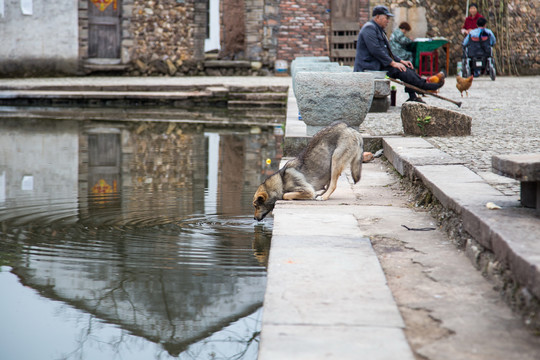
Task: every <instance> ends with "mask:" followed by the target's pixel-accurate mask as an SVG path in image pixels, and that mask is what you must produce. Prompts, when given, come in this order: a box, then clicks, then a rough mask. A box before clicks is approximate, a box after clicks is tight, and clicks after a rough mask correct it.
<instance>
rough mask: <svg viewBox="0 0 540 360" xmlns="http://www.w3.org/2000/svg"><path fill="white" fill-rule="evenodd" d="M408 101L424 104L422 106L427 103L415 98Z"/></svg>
mask: <svg viewBox="0 0 540 360" xmlns="http://www.w3.org/2000/svg"><path fill="white" fill-rule="evenodd" d="M407 101H414V102H419V103H422V104H425V103H426V102H425V101H424V100H422V98H421V97H418V96H417V97H415V98H410V99H408V100H407Z"/></svg>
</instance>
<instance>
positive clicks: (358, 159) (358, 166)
mask: <svg viewBox="0 0 540 360" xmlns="http://www.w3.org/2000/svg"><path fill="white" fill-rule="evenodd" d="M357 141H358V147H357V149H356V153H355V155H354V156H353V158H352V160H351V175H352V177H353V180H354V183H355V184H356V183H357V182H359V181H360V178H361V177H362V162H363V160H364V142H363V140H362V136H361V135H360V134H357Z"/></svg>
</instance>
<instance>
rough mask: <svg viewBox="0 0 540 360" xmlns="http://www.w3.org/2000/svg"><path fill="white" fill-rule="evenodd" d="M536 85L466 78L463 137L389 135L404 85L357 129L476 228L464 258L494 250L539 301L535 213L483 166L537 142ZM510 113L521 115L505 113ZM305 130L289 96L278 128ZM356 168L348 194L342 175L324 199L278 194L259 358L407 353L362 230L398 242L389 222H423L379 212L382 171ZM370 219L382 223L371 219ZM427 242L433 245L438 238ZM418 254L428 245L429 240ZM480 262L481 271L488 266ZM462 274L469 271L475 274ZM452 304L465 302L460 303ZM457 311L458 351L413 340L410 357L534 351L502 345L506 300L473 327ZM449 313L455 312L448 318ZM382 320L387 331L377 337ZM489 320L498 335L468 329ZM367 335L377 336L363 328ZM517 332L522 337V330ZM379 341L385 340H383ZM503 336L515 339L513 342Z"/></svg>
mask: <svg viewBox="0 0 540 360" xmlns="http://www.w3.org/2000/svg"><path fill="white" fill-rule="evenodd" d="M535 85H540V78H537V77H531V78H499V79H497V81H496V82H491V80H489V79H487V78H486V79H482V78H480V79H475V82H474V83H473V86H472V88H471V90H470V97H469V98H465V99H463V108H462V109H461V111H463V112H464V113H466V114H468V115H471V116H472V117H473V135H472V136H470V137H463V138H443V137H440V138H429V139H422V138H410V137H405V138H402V137H397V136H396V135H401V134H402V128H401V120H400V113H399V111H400V107H399V104H401V103H402V102H403V101H404V97H405V96H404V94H403V93H402V92H400V93H398V94H399V95H398V107H396V108H393V109H391V111H389V112H388V113H383V114H381V113H371V114H368V117H367V119H366V121H365V122H364V123H363V124H362V126H361V131H362V132H364V135H365V136H366V137H370V136H373V135H376V136H382V138H383V139H382V143H383V147H384V153H385V155H386V157H387V158H388V159H389V161H390V163H391V164H392V165H393V166H394V167H395V168H396V170H397V171H398V172H399V173H400V174H402V175H403V176H405V177H409V178H411V179H420V180H421V181H422V182H423V184H424V185H425V186H426V187H427V188H428V189H429V190H430V191H431V192H432V193H433V194H434V195H435V196H436V197H437V199H438V200H439V201H440V202H441V203H442V204H443V205H444V206H445V207H446V208H448V209H450V210H452V211H454V212H455V213H457V214H458V216H460V217H461V220H462V221H463V222H464V225H463V226H464V229H465V230H466V231H468V232H469V233H470V234H471V235H473V237H474V239H471V240H470V242H468V243H467V248H466V251H467V252H468V253H470V254H472V257H473V258H475V257H476V258H480V253H481V252H482V251H487V252H491V253H494V255H495V259H496V260H495V263H497V262H500V263H503V264H504V265H505V266H507V267H508V268H509V269H510V272H511V273H513V275H512V276H513V277H514V278H516V279H517V281H518V282H519V283H520V284H522V285H524V286H526V287H522V288H521V291H524V292H525V293H529V296H530V294H531V293H532V294H534V296H536V297H539V298H540V287H539V285H540V281H539V280H540V276H539V275H540V273H539V271H538V269H539V268H540V260H538V259H540V256H539V255H540V244H537V241H535V240H537V238H538V236H540V221H539V220H538V218H537V217H535V215H534V213H533V211H532V210H530V209H523V208H520V207H519V203H518V197H517V195H516V194H517V191H518V189H519V187H518V184H517V183H516V182H514V181H512V180H509V179H506V178H502V177H499V176H496V175H492V174H491V165H490V164H491V155H492V154H500V153H519V152H534V151H538V149H540V146H538V145H539V144H540V143H539V140H540V131H539V126H540V125H539V121H540V120H539V118H538V115H537V114H536V111H537V110H538V106H537V105H536V104H534V102H535V99H532V98H529V96H530V94H535V95H538V90H537V89H536V88H534V86H535ZM400 90H401V89H400ZM506 91H510V92H511V93H512V94H515V95H517V98H516V97H512V99H509V97H507V96H506V97H505V96H504V95H502V94H504V93H505V92H506ZM458 94H459V92H458V91H457V89H455V79H453V78H450V79H448V80H447V84H446V86H445V87H444V88H443V91H441V95H443V96H446V97H450V98H454V99H457V100H458V98H459V96H457V95H458ZM536 98H538V97H537V96H536ZM425 101H426V102H427V103H428V104H432V105H436V106H440V107H447V108H452V109H454V110H455V109H456V106H455V105H453V104H451V103H447V102H444V101H443V100H439V99H436V98H433V97H426V98H425ZM518 111H519V112H518ZM518 114H521V115H518ZM515 118H518V119H520V120H519V121H515V120H513V119H515ZM525 134H527V136H525ZM303 135H305V125H304V124H303V123H302V122H300V121H298V110H297V108H296V103H295V99H294V96H290V97H289V102H288V113H287V123H286V137H287V136H290V137H295V136H296V137H301V136H303ZM494 144H497V146H494ZM365 168H366V169H365V170H364V172H363V179H362V180H361V181H360V183H359V185H356V186H355V187H354V190H353V193H354V194H355V195H352V196H351V194H347V193H346V191H350V187H351V186H352V182H351V181H350V180H349V181H348V183H349V184H348V183H347V181H345V180H344V177H343V176H342V179H341V180H340V184H339V185H338V190H340V192H339V193H336V194H335V195H333V197H332V198H331V199H330V200H329V201H327V202H324V203H319V202H314V201H308V202H279V203H278V205H277V206H276V209H275V210H274V217H275V220H274V234H273V240H272V248H271V251H270V261H269V269H268V287H267V292H266V297H265V310H264V315H263V327H262V332H261V347H260V358H261V359H272V358H280V359H281V358H283V359H304V358H305V359H318V358H336V359H345V358H351V359H353V358H369V359H395V358H399V359H402V358H403V359H407V358H410V356H411V350H410V348H409V345H408V343H406V342H405V340H404V337H403V331H404V330H406V329H404V327H403V325H402V324H400V321H399V320H398V319H396V318H395V317H394V316H388V315H389V314H395V307H396V304H395V302H394V300H393V298H391V297H390V298H389V297H388V296H385V295H384V294H385V293H387V292H388V290H387V282H386V280H385V279H383V278H381V277H380V269H379V267H378V266H377V264H376V263H377V259H376V257H375V255H374V253H373V251H372V250H371V246H370V244H367V243H365V239H364V237H366V236H370V237H371V236H373V234H383V233H386V235H385V236H387V237H390V238H395V239H396V240H397V242H398V243H399V242H405V243H407V242H412V240H410V239H407V240H404V239H405V238H406V235H404V233H403V229H399V225H398V224H399V222H401V223H407V222H412V223H414V224H416V225H417V227H423V226H426V224H425V223H424V224H420V226H418V221H419V220H418V214H417V213H415V212H414V211H412V210H411V209H402V208H400V209H396V208H393V207H392V208H391V209H390V208H386V209H385V208H384V207H385V206H386V207H388V206H392V205H393V204H392V203H393V202H392V198H391V196H390V198H388V196H389V195H388V194H386V195H384V194H383V193H384V191H383V189H384V188H385V187H387V186H389V185H390V184H389V183H388V181H390V180H388V179H387V180H386V182H385V181H384V180H383V181H382V182H381V181H380V179H381V176H382V178H384V174H383V173H382V172H380V170H379V168H378V167H377V166H375V167H372V164H366V165H365ZM344 191H345V192H344ZM373 196H375V198H373ZM377 196H380V198H378V199H377ZM380 201H382V203H381V202H380ZM487 202H495V203H497V204H498V205H500V206H502V207H503V210H502V211H491V210H488V209H487V208H486V206H485V204H486V203H487ZM381 208H382V209H381ZM398 210H399V212H401V214H400V215H399V216H396V217H395V218H394V221H393V222H392V221H391V220H385V221H381V219H383V220H384V219H386V218H388V217H389V216H390V214H391V213H392V212H394V211H398ZM390 217H391V216H390ZM354 219H356V220H357V224H356V225H357V227H355V224H354ZM423 221H424V222H425V221H427V220H426V219H423ZM373 222H375V223H377V222H380V223H379V226H375V225H373ZM368 223H369V224H370V225H371V226H372V227H373V226H375V227H376V228H377V230H375V231H374V232H373V233H370V232H369V231H366V226H367V225H366V224H368ZM362 224H364V225H362ZM400 230H401V232H400ZM372 231H373V230H372ZM438 232H439V231H438V230H437V233H438ZM405 233H406V231H405ZM440 236H441V235H439V234H436V235H435V234H433V235H431V236H428V238H427V239H426V240H427V241H430V238H431V239H433V240H432V241H435V240H434V239H435V238H437V237H440ZM439 242H440V241H435V243H434V244H437V243H439ZM423 244H425V242H424V243H422V245H423ZM417 246H420V245H417ZM435 247H436V248H440V245H435ZM423 251H426V252H428V251H429V246H428V247H427V248H425V249H423ZM449 256H450V255H446V257H447V259H445V258H443V259H438V261H439V264H441V266H440V267H441V271H445V270H443V269H444V268H445V267H444V266H442V264H443V263H446V262H450V259H449ZM432 261H434V260H432ZM357 262H361V264H358V263H357ZM351 263H352V264H351ZM366 264H369V265H366ZM431 266H437V264H436V263H435V264H434V265H431ZM462 267H463V264H461V265H459V266H458V267H457V268H455V269H454V270H450V271H449V273H450V274H457V273H458V271H459V270H460V269H461V268H462ZM494 267H496V266H495V265H493V264H492V269H491V271H492V273H491V274H488V275H491V276H495V275H494V274H493V272H494V270H493V268H494ZM471 269H472V266H471ZM483 270H486V271H487V272H488V273H489V269H483ZM446 271H448V269H446ZM476 275H477V276H478V277H479V278H480V280H479V281H478V282H477V283H476V284H477V285H475V286H479V287H480V285H478V284H480V283H483V282H484V281H483V279H481V276H480V275H479V274H476ZM462 276H465V277H466V278H468V279H469V278H472V277H473V276H474V275H470V274H467V275H465V274H464V275H462ZM398 277H399V276H398ZM435 278H436V277H431V279H432V280H433V281H437V282H439V281H440V283H441V285H442V284H443V280H442V279H441V280H439V279H438V280H435ZM446 278H447V280H446V281H447V282H448V281H456V280H457V282H458V283H460V285H458V287H457V288H459V287H460V286H463V285H462V284H463V282H462V281H460V280H459V279H453V277H452V276H450V277H448V276H446ZM462 280H464V279H462ZM488 287H489V285H488ZM372 289H373V290H372ZM448 291H450V292H451V290H448ZM432 295H433V296H435V297H440V296H441V295H436V294H432ZM487 298H488V296H487V295H482V299H480V300H479V301H480V303H478V299H476V304H475V305H474V306H479V307H480V309H481V308H482V301H486V304H485V307H484V309H487V308H488V307H489V306H488V303H489V304H493V302H495V301H496V300H493V299H492V300H487ZM459 302H462V304H463V306H458V305H457V303H459ZM466 302H467V301H464V300H463V299H462V300H460V301H458V302H456V303H450V304H449V305H447V306H454V307H459V308H460V311H461V310H463V309H462V308H463V307H465V303H466ZM375 304H379V306H384V308H385V311H384V312H383V313H381V312H380V311H377V310H379V307H378V306H375ZM418 304H419V302H418ZM418 306H420V305H418ZM471 306H472V305H471ZM428 308H429V307H428ZM428 311H434V310H428ZM460 311H457V310H456V309H453V310H451V312H452V313H453V314H452V315H448V314H447V315H445V316H441V317H442V318H443V319H445V320H446V321H445V325H448V324H450V323H454V325H453V326H448V328H449V329H450V330H448V331H449V332H450V333H452V332H453V333H454V336H453V339H454V341H455V339H459V338H460V337H461V338H462V339H461V341H462V343H463V341H465V340H466V339H467V341H468V342H469V343H470V344H469V345H470V346H471V348H469V349H458V348H459V347H460V346H459V345H458V343H459V342H458V343H454V344H453V345H451V342H450V345H449V344H448V343H447V344H446V345H442V344H441V345H432V349H431V350H428V348H426V349H416V350H415V351H416V354H418V355H419V356H420V355H422V356H428V355H429V357H426V358H430V359H437V358H439V359H445V358H473V357H474V358H475V359H493V358H501V359H508V358H516V359H517V358H531V359H533V358H534V357H535V356H536V355H535V354H537V353H538V349H539V344H538V341H536V340H535V339H533V338H531V339H530V340H524V341H522V339H521V338H520V339H517V338H516V339H512V340H511V341H510V342H508V343H506V340H507V339H505V343H504V344H503V343H502V342H501V341H502V340H500V334H501V333H504V332H505V331H510V330H508V329H509V328H507V330H504V329H505V327H506V326H509V325H508V323H507V322H508V319H507V318H508V317H512V315H510V313H509V309H507V308H502V309H500V308H499V309H498V310H494V312H495V313H498V314H502V313H504V312H505V311H506V313H507V314H506V315H505V316H506V317H507V318H506V319H504V320H503V319H502V318H498V317H497V316H495V317H494V318H495V319H492V321H491V323H490V321H486V316H483V317H481V318H478V319H476V320H474V321H473V322H474V323H478V324H479V325H478V326H480V328H478V329H475V330H471V329H472V328H475V326H474V324H472V323H471V322H469V321H463V320H459V319H460V318H461V319H463V318H469V319H473V318H476V317H477V315H478V311H477V312H476V313H475V312H474V311H473V312H471V313H469V314H468V315H465V313H466V312H464V313H461V312H460ZM368 315H369V316H368ZM385 315H387V316H385ZM452 317H457V318H456V319H455V320H452ZM488 318H489V317H488ZM537 320H538V319H535V320H534V321H537ZM441 322H442V321H441ZM518 322H519V320H518ZM447 323H448V324H447ZM458 324H461V325H458ZM480 324H481V325H480ZM460 326H461V328H460ZM482 326H484V328H483V329H482V328H481V327H482ZM513 326H515V325H513ZM518 327H519V326H518ZM458 328H459V330H458ZM381 329H385V330H389V329H391V330H392V331H388V332H385V333H384V334H383V332H381ZM489 329H491V330H490V331H491V332H494V333H495V334H497V333H498V334H499V335H497V336H495V337H496V338H498V339H497V340H495V341H493V338H492V339H488V338H481V337H480V338H478V337H474V336H473V335H472V334H473V333H478V332H479V333H485V334H487V333H488V332H489V331H488V330H489ZM366 330H367V331H366ZM458 332H459V335H457V334H458ZM366 333H368V334H372V335H373V334H375V336H374V337H371V336H365V334H366ZM516 333H517V331H516ZM464 334H469V335H464ZM524 336H525V337H528V335H527V334H526V335H524ZM381 338H382V339H384V340H383V343H384V344H386V346H385V345H382V343H381ZM522 342H523V343H525V344H522ZM513 343H520V347H518V348H517V349H515V348H514V347H513V346H512V344H513ZM388 344H392V346H388ZM521 345H523V346H521ZM437 346H445V347H446V348H445V349H444V352H443V353H441V352H439V351H437V350H435V349H436V348H437ZM449 347H450V348H449ZM472 348H474V350H471V349H472ZM396 351H397V353H396ZM460 351H461V352H460ZM471 351H472V352H471ZM396 354H399V355H396ZM465 354H466V355H465ZM516 354H519V355H516ZM463 356H471V357H463ZM516 356H517V357H516Z"/></svg>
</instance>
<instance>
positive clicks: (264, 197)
mask: <svg viewBox="0 0 540 360" xmlns="http://www.w3.org/2000/svg"><path fill="white" fill-rule="evenodd" d="M266 200H268V193H267V192H266V191H263V192H260V193H258V194H257V202H258V203H260V204H264V202H265V201H266Z"/></svg>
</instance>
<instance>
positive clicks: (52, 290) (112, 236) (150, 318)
mask: <svg viewBox="0 0 540 360" xmlns="http://www.w3.org/2000/svg"><path fill="white" fill-rule="evenodd" d="M77 231H78V230H77V229H76V228H72V229H66V231H65V232H63V233H61V234H58V235H57V236H56V237H55V239H54V241H55V242H57V243H59V244H65V243H66V242H68V241H69V242H70V243H71V246H69V247H67V246H65V245H64V246H61V247H62V248H61V249H54V247H53V246H52V244H51V243H47V242H46V241H45V242H44V240H43V239H40V238H38V237H35V236H33V237H32V236H30V238H29V241H31V242H33V243H34V246H36V247H39V246H41V247H48V246H50V247H51V251H50V252H48V253H47V252H44V253H39V252H37V253H36V254H34V255H32V256H31V257H27V258H24V260H23V259H21V262H20V263H15V264H13V265H14V272H15V273H16V274H17V275H18V276H19V277H20V278H21V279H22V281H23V282H24V284H25V285H27V286H30V287H32V288H34V289H37V290H39V291H40V292H41V293H42V294H43V295H45V296H47V297H49V298H52V299H56V300H61V301H64V302H66V303H68V304H71V305H73V306H75V307H77V308H79V309H81V310H84V311H85V312H88V313H91V314H94V315H96V316H97V317H99V318H101V319H103V320H105V321H107V322H111V323H114V324H118V325H120V326H122V328H124V329H126V330H129V331H130V332H131V333H133V334H135V335H137V336H141V337H144V338H147V339H149V340H151V341H153V342H156V343H161V344H163V346H164V347H165V348H166V349H167V351H169V352H170V353H171V354H175V355H176V354H178V353H179V352H181V351H183V350H184V349H185V348H186V347H187V346H188V345H189V344H191V343H193V342H196V341H198V340H200V339H202V338H205V337H207V336H208V335H210V334H211V333H213V332H215V331H218V330H220V329H221V328H223V327H224V326H227V325H228V324H229V323H230V322H232V321H234V320H236V319H239V318H242V317H244V316H247V315H249V314H250V313H252V312H253V311H254V310H255V309H257V308H258V307H260V306H261V305H262V301H263V297H264V291H265V283H266V279H265V277H264V276H262V272H259V274H258V275H257V274H256V272H254V273H253V274H252V275H242V274H241V273H239V272H238V270H236V269H235V265H236V266H237V267H238V269H240V271H241V272H242V271H245V270H242V268H250V267H255V266H257V260H256V259H255V258H254V257H253V258H252V259H251V261H249V262H246V261H245V260H239V261H238V260H237V262H238V263H237V264H234V261H235V260H233V259H230V263H229V264H226V263H225V261H223V262H222V261H220V259H219V258H220V255H219V254H218V253H215V252H214V250H212V247H210V246H209V247H208V248H207V253H206V257H207V259H206V260H205V259H198V260H197V261H194V260H193V259H189V258H188V256H187V255H188V252H189V250H188V249H187V248H186V246H188V247H189V246H193V247H200V245H197V241H196V239H193V240H191V243H192V244H191V245H189V242H181V241H178V242H172V241H170V242H169V246H164V245H166V243H165V242H164V241H161V242H159V241H154V242H152V241H151V239H152V238H154V237H155V236H156V235H157V236H159V232H158V230H156V229H148V230H147V231H141V230H139V229H134V230H132V231H131V232H123V231H116V232H113V231H110V230H109V229H104V230H96V231H95V232H93V233H90V234H88V236H89V237H88V238H81V239H79V242H78V243H77V242H75V244H74V242H73V241H72V240H70V237H71V235H72V234H73V233H75V232H77ZM179 236H180V235H179ZM238 236H239V237H243V241H244V242H245V241H246V240H247V242H248V243H249V241H250V238H251V235H250V234H249V233H247V234H238ZM96 239H99V241H97V240H96ZM88 242H93V243H94V245H93V246H94V248H95V249H98V248H99V247H102V249H100V250H101V251H99V253H98V252H96V253H89V252H87V251H84V248H85V247H86V246H87V243H88ZM160 243H161V244H160ZM51 253H52V255H53V256H54V257H55V259H52V258H51ZM182 254H184V256H185V257H182ZM73 259H76V260H77V261H73Z"/></svg>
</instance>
